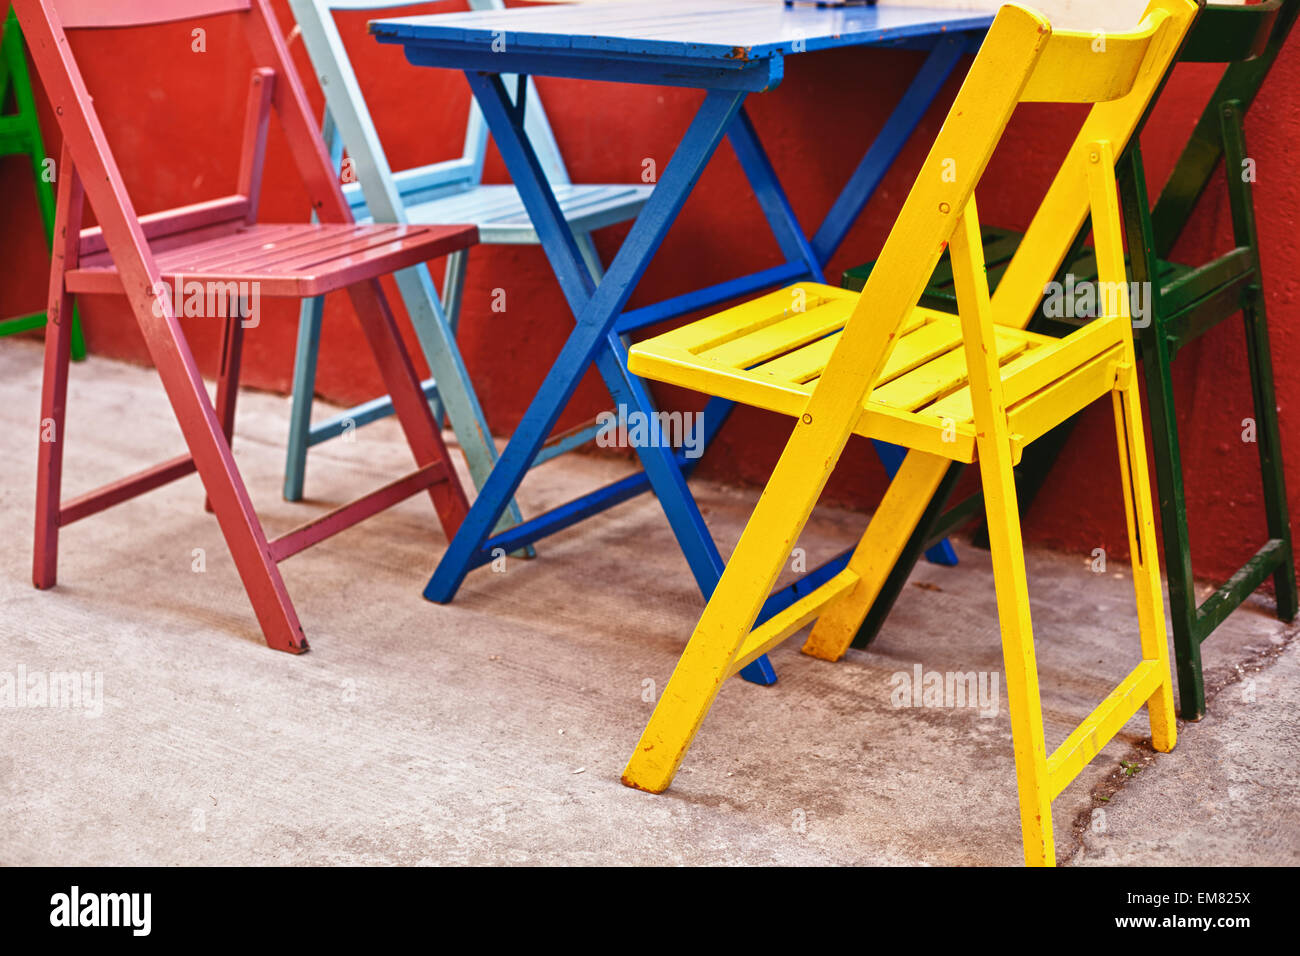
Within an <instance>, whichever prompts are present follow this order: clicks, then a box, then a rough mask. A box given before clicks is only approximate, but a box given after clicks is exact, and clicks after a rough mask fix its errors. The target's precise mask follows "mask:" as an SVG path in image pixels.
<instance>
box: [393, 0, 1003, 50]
mask: <svg viewBox="0 0 1300 956" xmlns="http://www.w3.org/2000/svg"><path fill="white" fill-rule="evenodd" d="M992 22H993V13H992V12H991V11H969V10H945V9H939V8H929V7H910V6H909V7H902V6H890V5H889V4H888V2H887V0H885V2H883V3H882V4H881V5H880V6H875V7H839V8H818V7H810V6H797V7H787V6H785V4H784V3H782V2H781V0H615V2H604V3H600V2H598V3H582V4H576V5H569V4H565V5H554V6H537V7H517V8H512V9H507V10H483V11H477V12H469V13H443V14H432V15H426V16H417V17H398V18H392V19H382V20H373V21H371V23H370V30H371V32H372V33H373V34H374V35H375V36H376V37H377V38H378V39H380V40H381V41H383V42H387V43H400V44H404V45H406V46H407V48H408V50H409V49H410V48H411V47H418V46H426V45H427V46H436V47H438V48H441V49H443V50H447V49H449V48H451V47H457V46H459V47H463V48H474V49H477V50H484V49H490V48H491V45H492V44H493V42H494V41H495V42H496V43H497V44H498V47H501V46H504V48H505V49H506V50H509V51H512V52H516V53H517V52H523V51H526V52H528V53H529V54H532V55H534V56H546V55H547V54H548V53H549V54H551V55H556V56H564V57H575V56H577V57H583V58H590V57H593V56H602V55H604V56H615V57H619V58H636V59H644V60H655V59H662V60H671V61H674V62H678V63H681V62H683V61H691V62H695V63H698V64H701V65H704V64H709V65H713V66H719V65H727V64H730V65H733V66H737V65H744V64H752V62H753V61H755V60H761V59H770V58H777V57H782V56H786V55H789V54H792V53H801V52H814V51H817V50H827V49H833V48H835V47H846V46H864V45H881V44H893V43H899V42H904V41H907V40H910V39H919V38H925V37H934V36H935V35H937V34H942V33H947V32H953V31H971V30H977V31H981V32H982V31H984V30H986V29H987V28H988V26H989V25H990V24H991V23H992Z"/></svg>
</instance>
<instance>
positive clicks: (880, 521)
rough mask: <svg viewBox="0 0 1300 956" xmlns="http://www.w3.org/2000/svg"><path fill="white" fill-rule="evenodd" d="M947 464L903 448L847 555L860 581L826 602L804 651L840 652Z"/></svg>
mask: <svg viewBox="0 0 1300 956" xmlns="http://www.w3.org/2000/svg"><path fill="white" fill-rule="evenodd" d="M950 464H951V462H950V461H949V460H948V459H947V458H940V457H939V456H938V455H930V454H927V453H926V452H923V451H916V450H913V451H909V452H908V453H907V457H906V458H904V459H903V464H902V467H900V468H899V469H898V473H897V474H896V475H895V476H894V480H893V481H891V482H890V483H889V488H888V490H886V492H885V497H884V498H883V499H882V500H881V502H880V507H878V508H877V509H876V512H875V514H873V515H872V516H871V523H870V524H868V525H867V530H866V532H865V533H863V535H862V539H861V540H860V541H859V542H858V546H857V547H856V548H855V549H854V550H853V555H852V557H850V558H849V564H848V568H849V570H850V571H852V572H853V573H854V574H856V575H857V577H858V583H857V584H856V585H854V587H853V588H852V590H850V591H849V592H848V593H847V594H845V595H844V596H843V597H841V598H839V599H837V600H835V601H834V602H832V603H830V604H827V605H826V607H825V609H824V610H823V611H822V614H821V617H819V618H818V619H817V623H816V624H815V625H813V629H812V633H811V634H809V635H808V640H807V641H805V642H804V646H803V652H804V653H805V654H808V655H810V656H812V657H819V658H821V659H822V660H825V661H837V660H839V659H840V658H841V657H843V656H844V652H845V651H846V650H848V649H849V645H850V644H851V643H852V642H853V637H854V635H855V634H857V633H858V628H859V627H861V626H862V622H863V620H864V619H865V618H866V616H867V612H868V611H870V610H871V605H872V603H873V602H874V601H875V600H876V595H878V594H879V593H880V589H881V588H882V587H883V586H884V584H885V578H887V577H888V576H889V572H890V570H891V569H892V568H893V567H894V563H895V562H896V561H897V560H898V556H899V555H900V554H902V552H903V548H904V547H905V546H906V545H907V541H908V538H910V537H911V536H912V532H913V531H915V530H916V525H917V522H919V521H920V520H921V515H922V514H923V513H924V512H925V509H926V506H927V505H929V503H930V499H931V498H933V497H934V493H935V491H936V490H937V489H938V487H939V482H941V481H942V480H943V476H944V475H945V474H946V473H947V471H948V467H949V465H950Z"/></svg>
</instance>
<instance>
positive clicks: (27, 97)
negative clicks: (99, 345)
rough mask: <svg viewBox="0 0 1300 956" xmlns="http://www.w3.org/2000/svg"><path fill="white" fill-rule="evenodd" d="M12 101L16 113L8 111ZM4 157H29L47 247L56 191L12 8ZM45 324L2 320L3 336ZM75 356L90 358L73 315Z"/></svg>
mask: <svg viewBox="0 0 1300 956" xmlns="http://www.w3.org/2000/svg"><path fill="white" fill-rule="evenodd" d="M11 101H12V103H13V105H14V112H5V110H6V109H7V107H8V104H9V103H10V102H11ZM0 156H26V157H27V158H28V159H29V160H30V162H31V167H32V178H33V179H34V180H35V181H36V200H37V203H38V204H39V205H40V208H41V219H42V220H44V222H45V244H46V245H47V246H51V247H52V244H53V242H54V188H53V186H51V185H50V181H49V179H48V178H47V173H46V166H45V160H46V158H47V154H46V152H45V143H44V141H43V140H42V139H41V125H40V122H39V121H38V120H37V118H36V100H35V98H34V97H33V96H32V81H31V77H30V75H29V74H28V72H27V52H26V50H25V49H24V46H23V34H22V31H21V30H20V29H19V28H18V18H17V17H16V16H15V15H14V11H13V9H12V8H10V10H9V15H8V16H7V17H6V18H5V22H4V33H3V39H0ZM44 325H45V313H44V312H35V313H33V314H31V315H20V316H15V317H13V318H9V319H0V335H13V334H14V333H16V332H24V331H26V330H27V329H39V328H41V327H42V326H44ZM72 357H73V358H74V359H77V360H78V361H80V360H81V359H83V358H85V357H86V341H85V339H84V338H83V337H82V334H81V323H80V321H79V320H78V319H77V314H76V312H75V311H74V312H73V319H72Z"/></svg>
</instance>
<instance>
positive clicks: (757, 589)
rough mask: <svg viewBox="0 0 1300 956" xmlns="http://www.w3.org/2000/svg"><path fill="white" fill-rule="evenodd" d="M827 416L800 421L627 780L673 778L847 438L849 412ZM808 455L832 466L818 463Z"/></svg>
mask: <svg viewBox="0 0 1300 956" xmlns="http://www.w3.org/2000/svg"><path fill="white" fill-rule="evenodd" d="M859 407H860V405H859ZM805 417H807V418H808V419H810V420H811V418H812V416H811V415H808V416H805ZM827 418H828V421H827V422H825V423H819V425H818V426H813V425H812V424H811V423H810V422H807V423H806V422H800V423H798V424H796V425H795V431H794V435H793V436H792V437H791V439H790V442H789V444H788V445H787V446H786V449H785V451H784V452H783V453H782V455H781V459H780V461H778V462H777V465H776V469H775V470H774V471H773V472H772V477H771V479H770V480H769V481H768V483H767V488H765V489H764V491H763V494H762V495H761V496H760V497H759V499H758V504H757V506H755V508H754V513H753V515H751V516H750V519H749V522H748V523H747V524H746V525H745V530H744V532H743V533H742V534H741V536H740V541H739V542H738V543H737V544H736V550H735V551H734V552H733V553H732V555H731V560H730V561H728V562H727V567H726V569H725V570H724V571H723V572H722V577H721V578H720V579H719V581H718V586H717V587H716V588H715V589H714V591H713V594H712V596H711V597H710V598H709V602H708V604H707V606H706V607H705V608H704V613H703V615H701V617H700V621H699V623H698V624H697V625H696V626H695V631H694V633H693V634H692V635H691V639H690V642H689V643H687V645H686V650H685V651H684V652H683V653H682V657H681V660H679V661H678V662H677V667H676V668H675V669H674V670H673V676H672V677H671V678H670V679H669V681H668V686H667V687H665V688H664V693H663V696H662V697H660V698H659V703H658V704H656V705H655V709H654V713H653V714H652V715H651V716H650V722H649V723H648V724H646V728H645V731H644V732H643V733H642V734H641V740H640V741H639V742H638V743H637V745H636V750H635V751H634V752H633V754H632V758H631V759H630V760H629V761H628V764H627V767H626V768H625V769H624V771H623V783H624V784H626V785H627V786H629V787H635V788H636V789H638V790H648V791H650V792H651V793H662V792H663V791H664V790H667V789H668V786H669V785H670V784H671V783H672V781H673V776H674V775H675V774H676V773H677V768H678V766H679V765H680V764H681V762H682V758H683V757H684V756H685V755H686V751H687V750H688V749H689V748H690V745H691V741H693V740H694V739H695V734H696V733H697V732H698V731H699V729H700V724H701V723H702V722H703V721H704V716H705V715H706V714H707V713H708V712H709V707H711V706H712V704H713V700H714V698H715V697H717V696H718V691H720V690H721V689H722V684H723V682H724V681H725V680H726V679H727V677H728V676H730V673H731V667H732V663H733V662H734V661H735V660H736V655H737V654H738V653H739V652H740V649H741V646H742V645H743V644H744V641H745V638H746V637H747V636H748V635H749V632H750V630H751V629H752V628H753V626H754V621H755V620H756V619H757V618H758V613H759V611H760V610H761V609H762V607H763V602H764V601H765V600H767V596H768V594H769V593H770V592H771V590H772V586H773V585H774V584H775V583H776V579H777V577H779V576H780V574H781V570H782V568H783V567H784V566H785V562H786V561H787V560H789V557H790V552H791V549H792V548H793V547H794V544H795V542H796V541H798V539H799V534H800V532H801V531H803V527H804V525H805V524H806V523H807V521H808V516H809V515H810V514H812V509H813V506H814V505H815V504H816V503H817V499H818V497H820V495H821V492H822V489H823V488H824V487H825V485H826V480H827V478H828V477H829V475H830V470H831V468H832V467H833V465H834V462H835V461H836V459H838V458H839V455H840V452H841V451H842V450H843V448H844V444H845V442H846V441H847V440H848V434H849V427H850V425H851V424H852V421H851V418H850V417H849V416H848V415H842V416H841V419H842V420H841V421H840V422H838V424H839V425H840V426H842V427H839V428H836V427H834V425H833V424H832V423H831V422H830V421H829V416H827ZM827 425H831V427H829V428H828V427H826V426H827ZM808 461H822V462H825V463H826V465H825V468H824V469H821V470H818V469H812V468H809V467H807V462H808Z"/></svg>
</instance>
